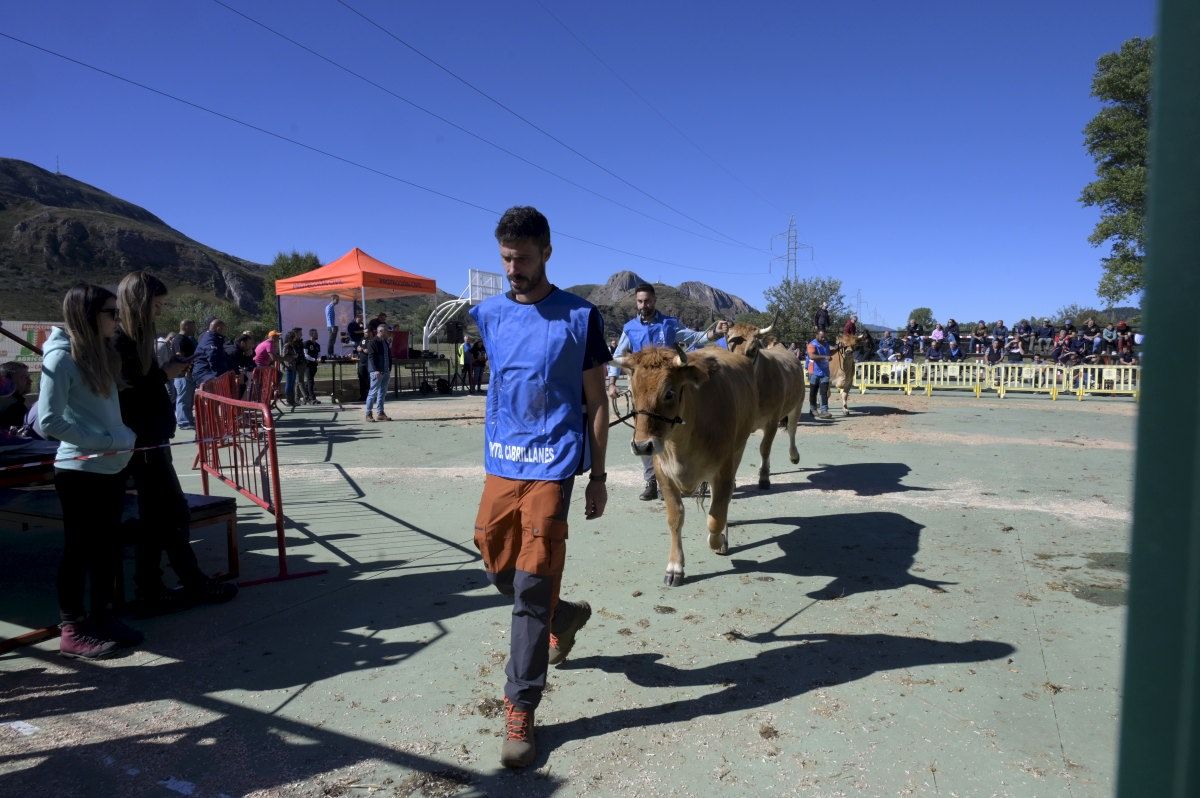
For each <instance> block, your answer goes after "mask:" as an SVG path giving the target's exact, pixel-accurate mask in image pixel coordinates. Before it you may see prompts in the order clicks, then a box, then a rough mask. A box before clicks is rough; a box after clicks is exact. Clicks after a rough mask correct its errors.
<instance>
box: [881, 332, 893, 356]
mask: <svg viewBox="0 0 1200 798" xmlns="http://www.w3.org/2000/svg"><path fill="white" fill-rule="evenodd" d="M895 350H896V339H895V337H893V336H892V331H891V330H888V331H887V332H885V333H884V334H883V337H882V338H880V339H879V359H880V360H891V358H892V352H894V351H895Z"/></svg>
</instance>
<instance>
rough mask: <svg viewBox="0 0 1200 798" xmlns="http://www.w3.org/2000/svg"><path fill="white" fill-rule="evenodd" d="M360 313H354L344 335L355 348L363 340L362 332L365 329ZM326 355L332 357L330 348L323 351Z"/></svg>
mask: <svg viewBox="0 0 1200 798" xmlns="http://www.w3.org/2000/svg"><path fill="white" fill-rule="evenodd" d="M362 318H363V317H362V314H361V313H355V314H354V321H352V322H350V323H349V324H347V325H346V335H347V336H349V338H350V346H351V348H353V349H357V348H358V345H359V344H361V343H362V341H363V332H364V330H365V329H366V328H365V327H363V321H362ZM325 354H326V356H327V357H333V356H334V351H333V350H332V349H331V350H329V351H328V352H326V353H325Z"/></svg>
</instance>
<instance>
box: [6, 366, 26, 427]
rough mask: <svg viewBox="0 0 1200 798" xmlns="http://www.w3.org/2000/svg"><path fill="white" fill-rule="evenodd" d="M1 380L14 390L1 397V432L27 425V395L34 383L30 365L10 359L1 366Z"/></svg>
mask: <svg viewBox="0 0 1200 798" xmlns="http://www.w3.org/2000/svg"><path fill="white" fill-rule="evenodd" d="M0 381H3V382H7V383H8V385H9V387H10V390H11V391H12V393H10V394H8V396H3V397H0V432H3V431H7V430H8V429H9V428H10V427H17V428H20V427H23V426H25V416H27V415H29V409H28V408H27V407H26V406H25V395H26V394H28V393H29V389H30V388H31V387H32V385H33V384H32V382H30V379H29V366H26V365H25V364H24V363H18V362H17V361H15V360H10V361H8V362H7V363H5V364H4V365H2V366H0Z"/></svg>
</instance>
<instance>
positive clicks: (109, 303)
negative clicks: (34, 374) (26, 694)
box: [38, 283, 142, 659]
mask: <svg viewBox="0 0 1200 798" xmlns="http://www.w3.org/2000/svg"><path fill="white" fill-rule="evenodd" d="M63 319H64V321H65V324H64V326H63V327H54V328H52V329H51V331H50V337H49V338H47V339H46V344H45V347H44V352H45V354H44V355H43V358H42V375H41V383H40V385H39V394H38V419H39V422H40V424H41V427H42V430H43V431H44V432H45V435H46V437H47V438H50V439H56V440H58V441H61V443H60V444H59V446H58V454H57V455H56V458H55V460H56V462H55V468H54V489H55V491H56V492H57V493H58V498H59V501H60V502H61V503H62V510H63V554H62V562H61V563H60V564H59V569H58V607H59V614H60V616H61V623H60V624H59V627H60V629H61V630H62V635H61V637H60V640H59V653H60V654H62V655H63V656H65V657H79V658H84V659H96V658H99V657H104V656H107V655H109V654H111V653H112V652H113V651H114V650H115V649H116V648H117V647H118V646H120V645H137V644H138V643H140V642H141V641H142V635H141V633H140V632H138V631H136V630H134V629H131V628H129V627H128V626H126V625H125V624H123V623H121V622H120V621H118V620H117V619H116V618H115V617H113V614H112V606H111V600H112V592H113V578H114V576H115V574H116V568H117V566H118V564H119V562H120V550H121V548H120V546H121V543H120V525H121V509H122V505H123V502H124V498H125V476H124V473H123V471H124V468H125V465H126V464H127V463H128V462H129V453H128V452H125V451H123V450H127V449H129V448H131V447H132V446H133V443H134V433H133V430H131V429H129V428H128V427H126V426H125V424H124V423H123V422H122V420H121V404H120V401H119V399H118V398H117V391H118V389H119V387H120V383H121V363H120V358H119V357H118V356H117V353H116V350H114V349H113V336H114V335H116V332H117V298H116V297H115V296H113V295H112V293H111V292H110V291H107V290H105V289H103V288H100V287H99V286H94V285H85V284H83V283H80V284H79V285H76V286H75V287H74V288H72V289H71V290H70V291H68V292H67V295H66V297H64V298H63ZM89 582H90V591H88V590H86V588H88V583H89ZM85 592H90V596H91V611H90V612H88V608H87V607H86V606H85V601H84V593H85Z"/></svg>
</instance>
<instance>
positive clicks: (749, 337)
mask: <svg viewBox="0 0 1200 798" xmlns="http://www.w3.org/2000/svg"><path fill="white" fill-rule="evenodd" d="M778 320H779V314H778V313H776V314H775V318H773V319H771V323H770V324H768V325H767V326H766V327H761V328H760V327H755V326H754V325H753V324H735V325H733V326H732V327H730V328H729V332H727V333H726V334H725V343H726V344H727V345H728V347H729V351H730V352H733V353H735V354H739V353H740V354H743V355H745V356H746V357H748V358H750V359H751V360H754V359H755V358H756V357H758V353H759V351H760V350H762V349H763V348H765V347H766V346H767V340H766V335H767V333H769V332H771V329H772V328H773V327H774V326H775V322H776V321H778Z"/></svg>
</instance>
